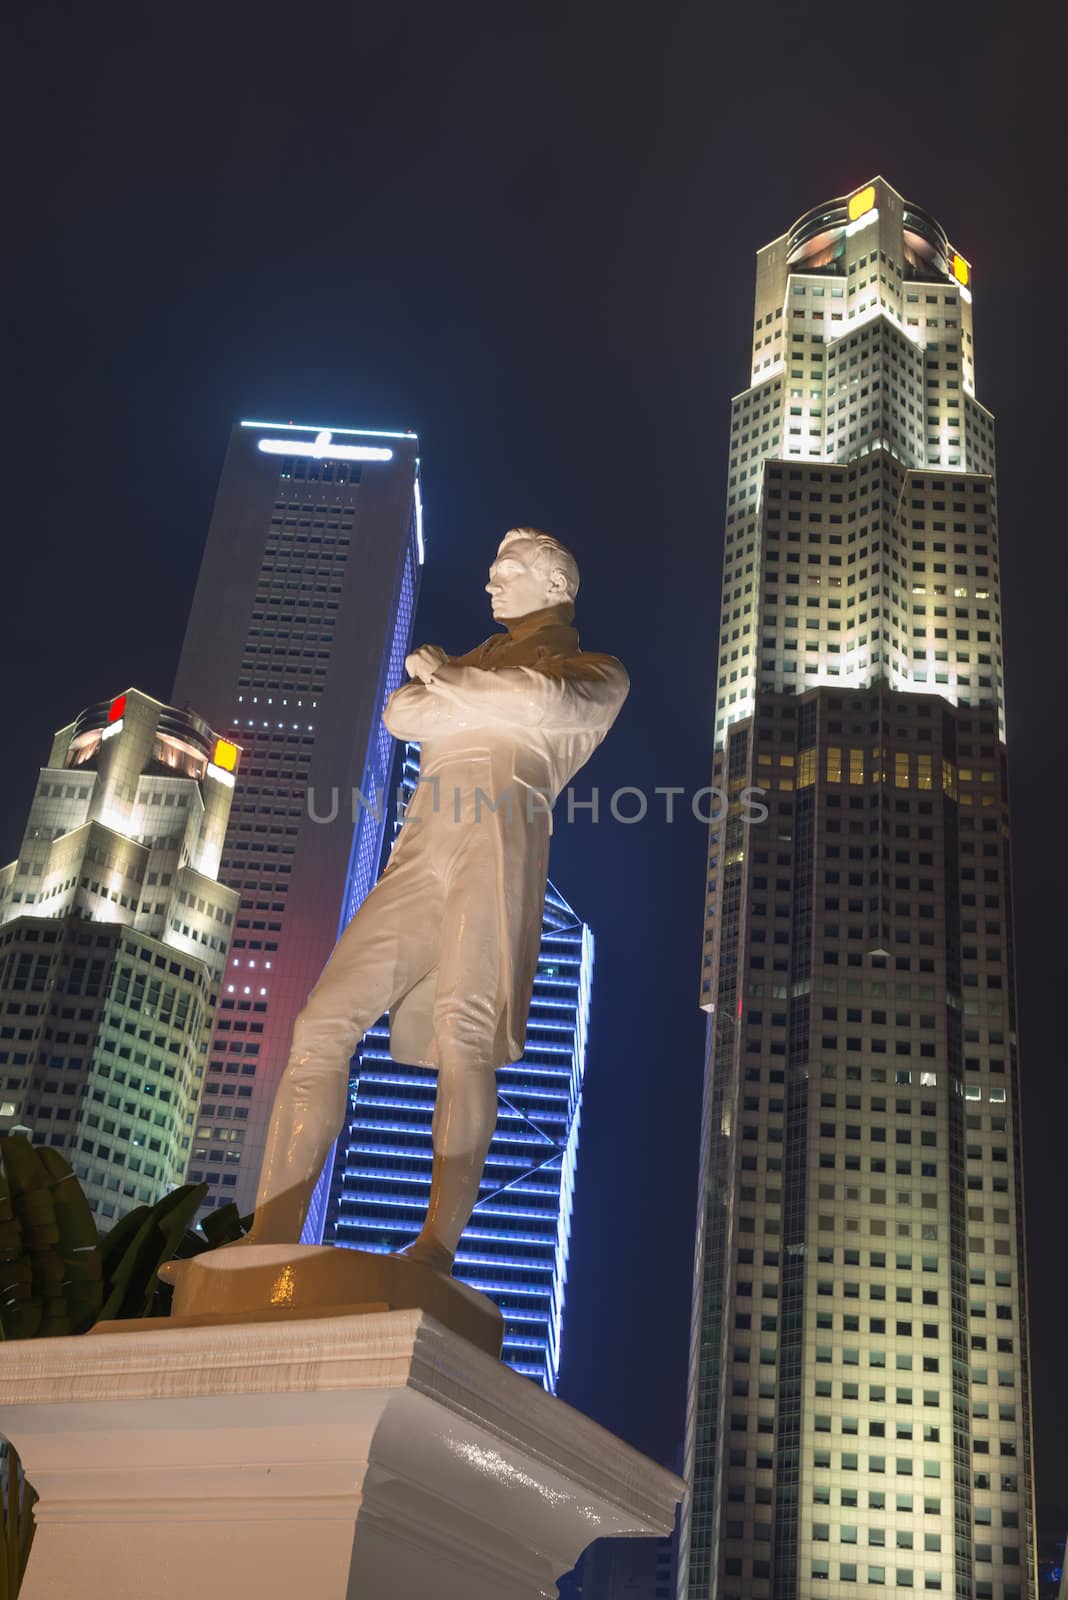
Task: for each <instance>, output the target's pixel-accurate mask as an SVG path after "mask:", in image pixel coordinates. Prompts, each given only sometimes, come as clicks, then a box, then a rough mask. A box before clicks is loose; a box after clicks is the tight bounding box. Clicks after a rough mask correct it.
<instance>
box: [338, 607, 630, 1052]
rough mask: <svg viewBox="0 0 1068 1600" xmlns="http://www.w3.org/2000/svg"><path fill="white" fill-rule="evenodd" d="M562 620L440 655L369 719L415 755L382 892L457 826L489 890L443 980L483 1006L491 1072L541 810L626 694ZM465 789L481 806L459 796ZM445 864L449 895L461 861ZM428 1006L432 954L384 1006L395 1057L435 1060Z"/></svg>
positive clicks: (509, 1024) (543, 859) (517, 1004)
mask: <svg viewBox="0 0 1068 1600" xmlns="http://www.w3.org/2000/svg"><path fill="white" fill-rule="evenodd" d="M571 616H572V607H571V606H570V605H561V606H553V607H549V608H548V609H547V610H545V611H541V612H536V613H534V614H532V615H531V616H529V617H524V618H520V619H518V620H517V621H514V622H511V623H509V625H508V631H507V633H503V634H497V635H494V636H493V637H492V638H490V639H488V640H486V642H485V643H484V644H482V645H480V646H479V647H478V648H477V649H476V650H473V651H471V652H470V654H468V655H466V656H460V657H457V658H453V659H451V660H449V661H448V662H446V663H445V664H444V665H443V666H441V667H439V668H438V669H437V670H436V672H435V673H434V675H433V677H432V679H431V681H430V682H429V683H427V684H424V683H420V682H417V681H412V682H411V683H406V684H404V685H402V686H401V687H400V688H399V689H397V690H395V691H394V693H393V694H392V695H391V696H390V698H389V701H388V702H387V705H386V709H385V712H384V714H383V721H384V722H385V725H386V727H387V728H388V729H389V731H390V733H392V734H393V735H394V736H395V737H396V738H398V739H404V740H412V741H415V742H418V744H419V746H420V752H421V753H420V786H419V790H418V791H417V793H416V797H415V799H414V800H413V802H412V804H411V806H410V807H409V810H408V813H407V815H406V818H405V821H404V824H403V826H402V827H401V830H400V833H399V835H398V838H397V842H396V844H395V845H394V848H393V852H392V854H391V856H390V860H389V864H388V865H387V867H386V870H385V872H384V873H383V876H382V879H381V880H380V881H381V885H382V888H383V889H386V884H387V880H388V878H389V876H390V874H391V873H397V872H399V871H400V869H401V868H402V866H405V867H406V869H407V871H408V873H409V874H410V872H411V869H412V867H414V866H415V865H416V863H415V861H414V859H413V858H414V857H415V855H417V854H418V855H420V856H424V857H425V858H426V859H427V860H428V861H429V860H430V859H431V858H433V857H434V855H435V852H438V853H439V854H440V855H443V854H445V853H447V852H449V851H450V850H452V849H453V848H454V847H455V845H454V841H455V838H456V833H457V830H458V828H463V829H465V830H466V836H465V843H464V850H465V852H467V854H466V855H465V857H464V860H465V862H466V863H467V864H468V866H467V869H466V870H471V868H472V867H476V868H477V872H472V877H475V876H477V878H478V880H479V882H480V884H485V883H487V882H490V881H492V883H493V884H495V886H496V905H495V907H494V908H493V911H492V915H489V916H488V917H487V912H488V909H489V908H487V907H486V906H485V904H484V900H483V899H482V891H481V890H480V900H479V905H480V917H479V921H480V922H482V924H483V930H482V934H481V936H480V938H479V939H478V940H477V941H472V943H473V950H472V961H473V963H477V964H473V965H471V966H470V967H469V968H468V967H466V966H465V969H464V970H463V971H462V973H461V974H460V976H459V977H457V976H455V975H454V976H453V978H452V980H451V981H452V983H453V986H454V987H455V988H457V989H459V987H460V986H461V985H464V986H470V992H471V993H473V994H474V993H477V994H478V996H479V998H480V1001H481V1003H482V1005H483V1007H484V1009H487V1013H488V1016H489V1017H490V1018H491V1021H490V1022H489V1023H488V1027H489V1029H490V1031H491V1032H492V1038H487V1039H486V1040H485V1042H484V1054H485V1056H486V1064H487V1065H492V1066H495V1067H496V1066H504V1065H506V1064H507V1063H509V1062H512V1061H518V1060H519V1059H520V1058H521V1056H522V1054H523V1048H524V1040H525V1036H526V1024H527V1014H528V1011H529V1009H530V995H531V989H532V987H533V982H534V974H535V971H536V968H537V961H538V951H539V948H540V943H541V927H542V913H543V904H544V898H545V886H546V879H547V874H548V865H549V836H550V833H551V830H552V819H551V806H552V804H553V802H554V801H555V800H556V798H557V796H558V795H559V794H560V793H561V791H562V790H563V789H564V788H565V787H566V786H567V784H568V783H569V782H570V781H571V779H572V778H573V777H574V775H575V774H576V773H577V772H578V770H579V769H580V768H581V767H582V766H584V765H585V763H586V762H587V761H588V760H589V758H590V756H591V755H592V754H593V752H594V750H596V748H597V746H598V745H599V744H600V742H601V740H602V739H603V738H604V737H605V735H606V734H607V732H608V730H609V729H610V728H611V726H612V723H613V722H614V721H615V719H616V716H617V715H618V713H619V710H620V707H621V706H622V704H623V701H624V700H625V699H626V696H627V692H628V689H629V687H630V684H629V679H628V677H627V674H626V671H625V670H624V668H623V666H622V665H621V664H620V662H618V661H617V660H616V659H615V658H614V657H612V656H607V655H597V654H593V653H590V652H587V651H582V650H580V648H579V643H578V635H577V634H576V632H575V630H574V629H573V628H572V627H571V626H569V624H570V620H571ZM435 780H436V781H435ZM475 790H477V791H479V795H481V796H484V797H485V798H484V799H479V798H478V796H475V798H474V800H473V799H472V796H473V795H474V791H475ZM460 796H462V799H459V798H457V797H460ZM472 805H474V807H475V810H476V811H477V815H472ZM490 866H492V873H490V872H489V871H488V869H489V868H490ZM458 870H459V874H460V883H461V887H462V879H463V873H464V871H465V866H464V865H463V864H461V866H460V868H459V869H458ZM387 893H388V891H387ZM366 909H367V910H368V911H369V910H370V905H368V906H367V908H366ZM486 929H488V930H489V931H488V933H487V932H486ZM453 936H455V934H454V935H453ZM438 951H439V952H440V944H439V945H438ZM459 998H461V999H462V996H459ZM441 999H442V996H441V994H440V993H439V971H438V965H437V961H436V960H435V964H434V966H433V968H432V970H430V971H429V972H427V973H426V975H425V976H423V977H421V978H420V979H419V980H418V981H417V982H415V983H414V984H413V985H412V987H411V988H410V989H409V990H408V991H407V992H406V993H404V994H402V995H401V996H400V998H399V999H398V1000H396V1001H395V1002H394V1004H393V1006H392V1008H391V1011H390V1035H391V1038H390V1048H391V1052H392V1054H393V1056H394V1057H395V1058H396V1059H397V1060H398V1061H405V1062H410V1063H414V1064H422V1065H426V1066H436V1065H437V1061H436V1057H435V1048H434V1026H433V1015H434V1008H435V1005H436V1004H439V1003H440V1001H441ZM487 1003H488V1004H487Z"/></svg>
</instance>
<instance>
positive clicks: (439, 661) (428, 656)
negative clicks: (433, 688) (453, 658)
mask: <svg viewBox="0 0 1068 1600" xmlns="http://www.w3.org/2000/svg"><path fill="white" fill-rule="evenodd" d="M448 659H449V658H448V656H447V655H446V653H445V651H444V650H442V649H441V647H440V646H439V645H436V644H424V645H420V647H419V649H418V650H413V651H412V653H411V655H410V656H408V657H407V659H406V660H405V663H404V670H405V672H407V674H408V676H409V678H418V679H419V682H420V683H429V682H430V680H431V678H432V677H433V676H434V674H435V672H436V671H437V670H438V668H439V667H442V666H444V665H445V663H446V661H448Z"/></svg>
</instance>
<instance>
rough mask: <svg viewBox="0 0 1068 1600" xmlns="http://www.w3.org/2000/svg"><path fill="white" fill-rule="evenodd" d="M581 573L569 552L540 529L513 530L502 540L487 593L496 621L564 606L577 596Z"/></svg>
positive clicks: (490, 574)
mask: <svg viewBox="0 0 1068 1600" xmlns="http://www.w3.org/2000/svg"><path fill="white" fill-rule="evenodd" d="M578 586H579V570H578V565H577V563H576V561H575V558H574V556H573V555H572V554H571V552H570V550H567V549H565V548H564V546H563V545H562V544H561V543H560V542H559V540H558V539H554V538H553V537H552V535H551V534H548V533H542V531H541V529H540V528H512V529H511V530H510V531H509V532H508V533H506V534H505V536H504V538H503V539H502V540H501V543H500V548H499V549H498V551H497V558H496V560H495V561H494V563H493V565H492V567H490V572H489V582H488V583H487V585H486V592H487V594H488V595H489V596H490V602H491V606H492V610H493V615H494V618H495V619H496V621H498V622H505V621H508V620H510V619H512V618H514V617H525V616H528V615H529V614H530V612H532V611H544V610H545V609H546V607H547V606H557V605H563V604H565V603H568V602H570V601H572V600H574V598H575V596H576V594H578Z"/></svg>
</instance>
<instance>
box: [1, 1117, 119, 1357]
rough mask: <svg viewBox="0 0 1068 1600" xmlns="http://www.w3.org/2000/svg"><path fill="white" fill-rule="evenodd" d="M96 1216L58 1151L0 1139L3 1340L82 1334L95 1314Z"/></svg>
mask: <svg viewBox="0 0 1068 1600" xmlns="http://www.w3.org/2000/svg"><path fill="white" fill-rule="evenodd" d="M101 1300H102V1266H101V1252H100V1241H99V1239H98V1237H97V1231H96V1225H95V1223H94V1222H93V1214H92V1212H91V1211H90V1209H89V1202H88V1200H87V1199H86V1198H85V1195H84V1193H83V1192H82V1188H81V1185H80V1184H79V1182H78V1180H77V1178H76V1177H75V1175H74V1173H73V1171H72V1170H71V1168H70V1167H69V1166H68V1165H67V1163H66V1161H64V1159H63V1157H62V1156H61V1155H60V1154H59V1153H58V1151H55V1150H50V1149H48V1148H47V1146H44V1145H32V1144H30V1142H29V1140H28V1139H25V1138H22V1137H21V1136H19V1135H13V1136H11V1137H9V1138H6V1139H0V1331H2V1333H3V1336H4V1337H5V1338H7V1339H35V1338H47V1337H49V1336H54V1335H57V1334H65V1333H84V1332H85V1330H86V1329H87V1328H90V1327H92V1325H93V1323H94V1322H95V1321H96V1319H97V1317H98V1316H99V1314H100V1307H101Z"/></svg>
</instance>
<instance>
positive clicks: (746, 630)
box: [679, 179, 1035, 1600]
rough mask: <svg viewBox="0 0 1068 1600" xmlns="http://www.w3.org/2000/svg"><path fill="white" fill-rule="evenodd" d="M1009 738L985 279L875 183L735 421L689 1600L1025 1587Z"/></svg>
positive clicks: (820, 267)
mask: <svg viewBox="0 0 1068 1600" xmlns="http://www.w3.org/2000/svg"><path fill="white" fill-rule="evenodd" d="M1004 736H1005V735H1004V709H1003V677H1002V646H1001V616H1000V583H999V567H998V542H997V503H996V492H995V481H994V441H993V424H992V420H991V417H990V413H989V412H988V411H987V410H986V408H985V406H983V405H982V404H981V403H980V401H979V400H978V399H977V397H976V392H975V352H974V346H973V343H972V289H971V269H970V267H969V264H968V262H967V261H966V260H965V259H964V258H963V257H962V256H961V255H960V253H959V252H958V251H956V250H954V249H953V248H952V247H951V245H950V243H949V241H948V240H947V237H946V234H945V233H944V231H943V229H942V228H941V226H940V225H939V224H938V223H937V222H936V221H935V220H934V218H933V217H931V216H929V215H928V213H927V212H925V211H922V210H920V208H919V207H917V206H915V205H913V204H912V203H911V202H910V201H905V200H903V199H902V198H901V196H900V195H898V194H897V193H896V192H895V191H894V190H893V189H892V188H890V186H889V185H888V184H886V183H885V182H884V181H883V180H882V179H876V180H875V181H874V182H872V183H871V184H868V185H866V186H865V187H864V188H862V189H860V190H858V191H857V192H855V193H854V194H851V195H848V196H846V197H844V198H842V199H840V200H834V201H830V202H828V203H827V204H825V205H822V206H820V207H818V208H817V209H816V210H814V211H811V212H809V213H808V214H807V215H806V216H804V217H802V218H801V219H800V221H799V222H797V223H796V224H795V225H794V226H793V227H792V228H791V229H790V231H789V232H788V233H786V234H784V235H783V236H782V237H781V238H778V239H776V240H775V241H774V242H773V243H771V244H770V245H768V246H767V247H766V248H765V249H763V250H761V251H760V252H759V253H758V256H757V281H756V306H755V313H754V336H753V365H752V373H751V381H750V386H749V387H748V388H747V389H746V390H745V391H744V392H743V393H742V394H740V395H738V396H737V397H736V398H735V400H734V401H733V404H732V416H731V454H730V466H729V482H728V493H727V508H726V548H725V558H724V577H723V609H722V616H721V632H720V643H719V679H718V685H717V702H716V739H715V759H714V774H715V776H714V779H713V782H714V783H715V784H716V785H717V786H718V787H719V788H721V789H723V790H724V791H726V792H727V794H728V796H729V797H730V801H731V805H730V810H729V812H728V815H727V816H726V817H725V818H724V819H723V820H722V821H721V822H719V823H715V824H713V827H712V829H711V833H710V847H709V858H708V875H707V921H706V928H705V943H704V958H703V967H702V976H701V1003H702V1005H703V1006H704V1008H705V1009H706V1010H707V1011H708V1012H709V1029H708V1061H707V1073H706V1090H705V1105H704V1123H703V1135H702V1150H703V1156H702V1170H701V1189H700V1203H699V1212H698V1232H697V1251H696V1271H695V1293H694V1314H693V1335H692V1347H691V1366H690V1383H689V1394H688V1415H687V1459H686V1472H687V1477H688V1478H689V1480H690V1482H691V1484H692V1493H691V1495H690V1497H689V1501H688V1504H687V1506H686V1509H685V1514H684V1521H683V1537H682V1551H681V1573H680V1585H679V1594H680V1596H681V1597H683V1600H710V1597H715V1600H763V1597H770V1600H809V1597H811V1596H813V1595H829V1596H836V1597H849V1596H852V1595H857V1596H858V1597H868V1596H874V1595H876V1594H882V1593H884V1592H888V1591H892V1592H894V1593H904V1592H906V1591H909V1592H911V1591H912V1590H924V1591H932V1590H933V1591H942V1592H943V1593H945V1594H948V1595H953V1596H955V1597H956V1600H1031V1597H1032V1596H1033V1594H1034V1584H1035V1576H1034V1574H1035V1564H1034V1530H1033V1485H1032V1456H1031V1431H1030V1387H1029V1373H1028V1333H1027V1294H1026V1278H1025V1261H1024V1253H1023V1199H1022V1190H1021V1177H1022V1174H1021V1150H1020V1121H1019V1091H1018V1078H1017V1052H1016V999H1015V983H1014V974H1013V938H1012V872H1011V858H1010V841H1009V820H1008V803H1007V789H1006V775H1005V746H1004ZM747 786H754V787H759V788H762V789H763V790H765V791H766V795H765V798H766V803H767V806H768V808H769V815H768V818H767V820H766V822H764V823H763V824H759V825H750V826H747V825H746V822H745V816H746V807H745V805H744V797H743V796H742V793H741V791H742V790H744V789H745V788H746V787H747Z"/></svg>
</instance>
